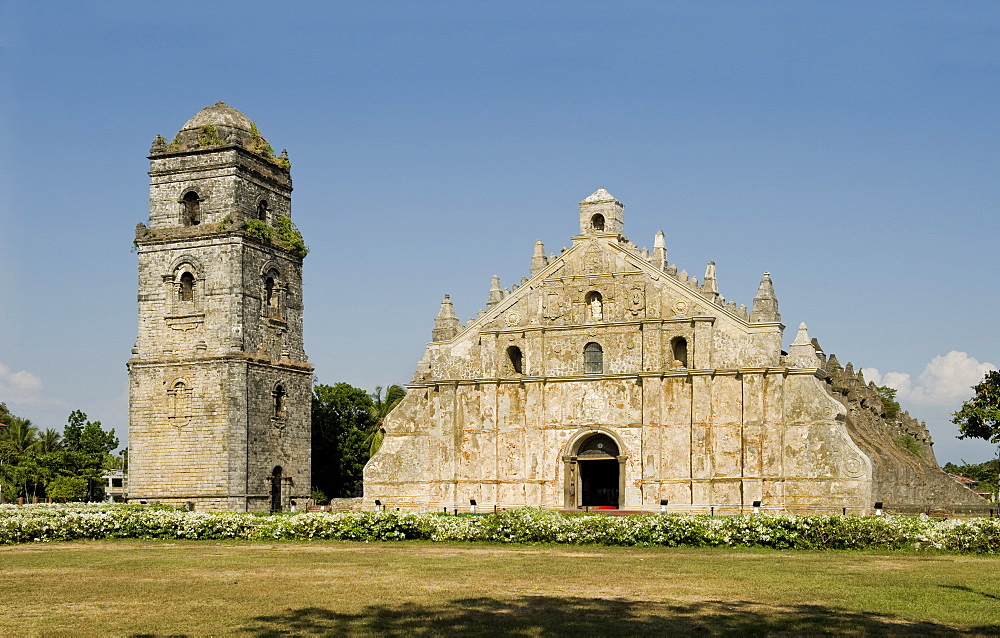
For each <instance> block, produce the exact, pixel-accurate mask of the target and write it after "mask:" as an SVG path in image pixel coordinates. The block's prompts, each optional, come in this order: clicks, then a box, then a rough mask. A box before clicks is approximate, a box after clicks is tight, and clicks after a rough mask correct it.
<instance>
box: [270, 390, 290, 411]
mask: <svg viewBox="0 0 1000 638" xmlns="http://www.w3.org/2000/svg"><path fill="white" fill-rule="evenodd" d="M271 395H272V396H273V397H274V418H276V419H283V418H285V397H286V396H287V393H286V392H285V388H284V386H282V385H281V384H280V383H279V384H278V385H276V386H274V392H272V393H271Z"/></svg>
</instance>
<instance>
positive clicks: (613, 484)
mask: <svg viewBox="0 0 1000 638" xmlns="http://www.w3.org/2000/svg"><path fill="white" fill-rule="evenodd" d="M618 471H619V463H618V459H607V460H597V459H589V460H588V459H580V505H582V506H584V507H618Z"/></svg>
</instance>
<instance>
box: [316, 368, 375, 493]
mask: <svg viewBox="0 0 1000 638" xmlns="http://www.w3.org/2000/svg"><path fill="white" fill-rule="evenodd" d="M372 408H373V403H372V398H371V396H369V395H368V393H367V392H365V391H364V390H361V389H360V388H355V387H354V386H352V385H350V384H348V383H337V384H335V385H332V386H330V385H321V384H317V385H315V386H313V405H312V480H313V486H314V487H315V488H316V489H318V490H320V491H322V492H323V493H325V494H326V495H328V496H330V497H333V498H344V497H352V496H355V495H357V494H358V493H359V492H360V491H361V486H362V478H363V472H362V471H363V469H364V466H365V463H366V462H368V457H369V455H368V446H366V445H365V438H366V435H367V433H368V432H369V431H371V429H372V427H373V423H374V419H373V418H372V413H371V410H372Z"/></svg>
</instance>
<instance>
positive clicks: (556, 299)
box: [543, 292, 568, 321]
mask: <svg viewBox="0 0 1000 638" xmlns="http://www.w3.org/2000/svg"><path fill="white" fill-rule="evenodd" d="M567 309H568V305H567V304H566V302H565V300H564V299H563V296H562V294H560V293H558V292H550V293H548V294H547V295H545V314H544V315H543V316H544V317H545V318H546V319H548V320H549V321H555V320H556V319H560V318H562V316H563V315H565V314H566V311H567Z"/></svg>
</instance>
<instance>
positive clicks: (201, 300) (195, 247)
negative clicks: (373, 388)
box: [128, 102, 312, 511]
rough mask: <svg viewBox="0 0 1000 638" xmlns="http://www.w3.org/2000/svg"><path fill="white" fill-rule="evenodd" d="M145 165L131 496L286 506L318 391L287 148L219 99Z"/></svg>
mask: <svg viewBox="0 0 1000 638" xmlns="http://www.w3.org/2000/svg"><path fill="white" fill-rule="evenodd" d="M149 160H150V171H149V175H150V191H149V227H148V228H147V227H146V226H145V225H144V224H139V225H138V227H137V228H136V238H135V245H136V248H137V250H138V253H139V298H138V301H139V336H138V340H137V342H136V346H135V348H134V349H133V350H132V358H131V359H130V360H129V362H128V370H129V452H130V455H129V460H130V467H129V501H130V502H141V501H145V502H148V503H153V502H159V503H169V504H175V505H184V504H186V505H188V506H189V507H194V508H195V509H198V510H228V511H280V510H287V509H289V508H290V507H291V505H292V501H293V500H298V499H303V500H304V499H306V498H308V495H309V492H310V474H309V470H310V407H311V396H312V395H311V392H312V366H311V365H309V363H308V362H307V358H306V355H305V352H304V350H303V344H302V259H303V257H304V256H305V253H306V248H305V245H304V244H303V242H302V236H301V235H300V234H299V233H298V231H297V230H296V229H295V226H294V225H293V224H292V221H291V192H292V180H291V176H290V172H289V168H290V163H289V161H288V156H287V154H286V153H285V152H284V151H282V153H281V155H280V156H275V154H274V151H273V150H272V149H271V146H270V145H269V144H268V143H267V140H265V139H264V138H263V137H262V136H261V134H260V132H259V131H258V130H257V127H256V125H254V123H253V122H251V121H250V120H249V119H248V118H247V117H246V116H245V115H243V114H242V113H240V112H239V111H237V110H236V109H234V108H232V107H229V106H227V105H226V104H224V103H223V102H219V103H217V104H215V105H214V106H209V107H206V108H204V109H202V110H201V111H199V112H198V113H197V114H196V115H195V116H194V117H193V118H191V119H190V120H188V122H187V123H186V124H185V125H184V127H183V128H182V129H181V130H180V132H179V133H178V134H177V136H176V137H175V138H174V139H173V140H172V141H170V142H168V141H167V140H166V139H164V138H162V137H160V136H157V137H156V139H155V140H154V141H153V147H152V149H151V151H150V156H149Z"/></svg>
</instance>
